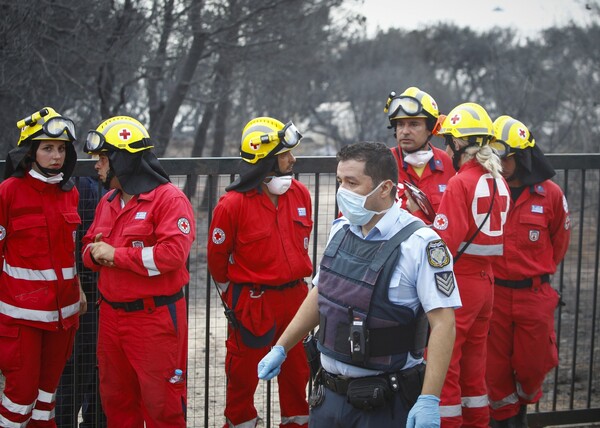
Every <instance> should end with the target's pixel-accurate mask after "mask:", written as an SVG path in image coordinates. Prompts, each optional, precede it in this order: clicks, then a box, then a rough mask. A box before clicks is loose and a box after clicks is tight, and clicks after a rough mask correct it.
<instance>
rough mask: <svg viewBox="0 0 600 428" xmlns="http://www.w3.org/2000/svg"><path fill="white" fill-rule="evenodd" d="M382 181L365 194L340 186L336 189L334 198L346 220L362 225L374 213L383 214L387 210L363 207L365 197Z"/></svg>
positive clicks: (373, 191)
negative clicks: (372, 209) (373, 209)
mask: <svg viewBox="0 0 600 428" xmlns="http://www.w3.org/2000/svg"><path fill="white" fill-rule="evenodd" d="M383 183H384V182H383V181H382V182H381V183H379V184H378V185H377V187H376V188H374V189H373V190H371V191H370V192H369V193H368V194H366V195H359V194H358V193H354V192H353V191H351V190H348V189H345V188H343V187H340V188H339V189H338V191H337V195H336V199H337V203H338V206H339V207H340V211H341V212H342V214H343V215H344V217H346V218H347V219H348V221H349V222H350V223H352V224H355V225H357V226H364V225H365V224H367V223H368V222H370V221H371V219H372V218H373V216H375V215H376V214H384V213H386V212H388V210H389V208H388V209H387V210H383V211H379V212H377V211H371V210H368V209H366V208H365V203H366V202H367V198H368V197H369V196H371V195H372V194H373V193H375V191H376V190H377V189H379V187H381V185H382V184H383Z"/></svg>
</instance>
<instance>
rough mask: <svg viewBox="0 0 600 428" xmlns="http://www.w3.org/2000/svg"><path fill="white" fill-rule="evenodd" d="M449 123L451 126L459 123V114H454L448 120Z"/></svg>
mask: <svg viewBox="0 0 600 428" xmlns="http://www.w3.org/2000/svg"><path fill="white" fill-rule="evenodd" d="M450 122H452V125H456V124H457V123H458V122H460V114H458V113H457V114H455V115H454V116H452V117H451V118H450Z"/></svg>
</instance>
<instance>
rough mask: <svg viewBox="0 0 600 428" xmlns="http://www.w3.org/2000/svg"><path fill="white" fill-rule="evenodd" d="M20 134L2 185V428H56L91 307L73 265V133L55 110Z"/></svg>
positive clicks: (30, 120)
mask: <svg viewBox="0 0 600 428" xmlns="http://www.w3.org/2000/svg"><path fill="white" fill-rule="evenodd" d="M17 126H18V127H19V128H20V129H21V136H20V138H19V141H18V143H17V147H16V148H14V149H13V150H11V151H10V152H9V154H8V157H7V161H6V169H5V180H4V182H2V184H0V257H1V259H2V262H3V265H2V274H1V275H0V349H2V352H0V370H1V371H2V374H3V375H4V376H5V377H6V386H5V389H4V395H3V397H2V400H1V402H0V425H1V426H24V425H28V426H30V427H38V426H56V423H55V422H54V406H55V402H54V397H55V394H56V388H57V386H58V382H59V380H60V376H61V373H62V371H63V369H64V366H65V363H66V362H67V359H68V358H69V356H70V354H71V352H72V350H73V340H74V337H75V331H76V330H77V328H78V326H79V314H80V312H83V311H85V308H86V305H87V302H86V298H85V294H84V293H83V291H82V290H81V287H80V285H79V279H78V277H77V270H76V265H75V232H76V229H77V226H78V225H79V223H80V218H79V215H78V213H77V203H78V200H79V193H78V191H77V189H76V188H74V187H73V183H72V181H71V180H70V177H71V174H72V172H73V169H74V168H75V163H76V161H77V155H76V153H75V149H74V147H73V143H74V142H75V138H76V137H75V127H74V125H73V122H72V121H71V120H70V119H67V118H65V117H63V116H61V115H60V114H59V113H57V112H56V111H55V110H54V109H52V108H50V107H46V108H43V109H42V110H40V111H38V112H36V113H34V114H33V115H31V116H29V117H27V118H26V119H23V120H21V121H19V122H18V123H17Z"/></svg>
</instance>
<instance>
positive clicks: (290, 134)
mask: <svg viewBox="0 0 600 428" xmlns="http://www.w3.org/2000/svg"><path fill="white" fill-rule="evenodd" d="M301 138H302V134H300V132H299V131H298V128H296V126H295V125H294V124H293V123H292V122H288V123H286V124H285V125H284V124H283V123H282V122H280V121H278V120H277V119H273V118H272V117H257V118H255V119H252V120H251V121H250V122H248V123H247V124H246V126H245V127H244V130H243V131H242V142H241V147H240V155H241V156H242V159H244V160H245V161H246V162H248V163H251V164H255V163H257V162H258V161H259V160H261V159H264V158H266V157H267V156H269V155H271V156H273V155H278V154H281V153H284V152H287V151H289V150H292V149H293V148H294V147H296V146H297V145H298V144H299V143H300V139H301Z"/></svg>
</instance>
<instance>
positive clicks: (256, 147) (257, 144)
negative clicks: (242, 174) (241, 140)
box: [250, 143, 260, 150]
mask: <svg viewBox="0 0 600 428" xmlns="http://www.w3.org/2000/svg"><path fill="white" fill-rule="evenodd" d="M250 147H252V150H258V148H259V147H260V143H250Z"/></svg>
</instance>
